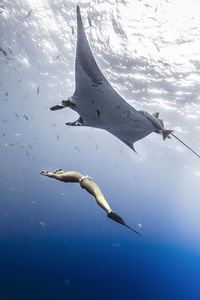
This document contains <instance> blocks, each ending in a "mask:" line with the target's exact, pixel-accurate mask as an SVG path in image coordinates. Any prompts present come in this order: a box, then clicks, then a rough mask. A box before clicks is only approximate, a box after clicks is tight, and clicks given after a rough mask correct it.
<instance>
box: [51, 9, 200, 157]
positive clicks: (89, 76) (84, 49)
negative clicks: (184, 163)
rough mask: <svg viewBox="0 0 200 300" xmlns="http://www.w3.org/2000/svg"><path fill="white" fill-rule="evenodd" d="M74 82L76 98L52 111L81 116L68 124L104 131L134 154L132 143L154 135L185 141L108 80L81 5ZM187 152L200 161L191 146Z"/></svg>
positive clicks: (56, 106) (78, 15) (156, 116)
mask: <svg viewBox="0 0 200 300" xmlns="http://www.w3.org/2000/svg"><path fill="white" fill-rule="evenodd" d="M75 81H76V85H75V92H74V94H73V96H72V97H70V98H68V100H63V101H62V105H55V106H53V107H51V110H59V109H63V108H65V107H69V108H71V109H72V110H74V111H76V112H77V113H78V114H79V116H80V117H79V119H78V120H76V121H75V122H69V123H66V125H70V126H89V127H95V128H100V129H104V130H106V131H108V132H110V133H111V134H112V135H114V136H115V137H117V138H118V139H120V140H121V141H122V142H124V143H125V144H126V145H128V146H129V147H130V148H131V149H132V150H134V151H135V149H134V146H133V144H134V143H135V142H136V141H138V140H140V139H142V138H144V137H145V136H147V135H149V134H150V133H152V132H156V133H158V134H162V136H163V140H165V139H166V138H167V137H168V138H170V135H173V136H174V137H175V138H176V139H177V140H179V141H180V142H182V141H181V140H180V139H178V138H177V137H176V136H175V135H174V134H173V131H172V130H167V129H166V128H165V127H164V123H163V121H162V120H161V119H159V113H155V114H152V115H151V114H150V113H148V112H145V111H137V110H136V109H135V108H134V107H132V106H131V105H130V104H128V103H127V102H126V101H125V100H124V99H123V98H122V97H121V96H120V95H119V94H118V93H117V92H116V91H115V90H114V89H113V87H112V86H111V85H110V83H109V82H108V81H107V80H106V78H105V77H104V75H103V74H102V72H101V71H100V69H99V67H98V65H97V63H96V61H95V59H94V57H93V54H92V51H91V49H90V46H89V44H88V41H87V38H86V34H85V31H84V27H83V23H82V18H81V14H80V8H79V6H77V46H76V62H75ZM182 143H183V142H182ZM183 144H184V145H185V146H186V147H188V146H187V145H186V144H185V143H183ZM188 149H190V150H191V151H192V152H193V153H194V154H195V155H197V156H198V157H199V158H200V156H199V155H198V154H197V153H196V152H194V151H193V150H192V149H191V148H190V147H188Z"/></svg>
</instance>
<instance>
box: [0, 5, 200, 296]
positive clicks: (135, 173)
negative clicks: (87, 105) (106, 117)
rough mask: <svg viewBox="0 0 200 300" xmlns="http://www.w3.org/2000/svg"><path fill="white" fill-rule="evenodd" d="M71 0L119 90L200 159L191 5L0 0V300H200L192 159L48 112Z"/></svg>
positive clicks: (69, 68)
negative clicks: (72, 175) (64, 175)
mask: <svg viewBox="0 0 200 300" xmlns="http://www.w3.org/2000/svg"><path fill="white" fill-rule="evenodd" d="M77 4H79V5H80V9H81V14H82V18H83V24H84V27H85V31H86V35H87V38H88V41H89V43H90V46H91V49H92V52H93V54H94V57H95V58H96V61H97V62H98V65H99V66H100V68H101V70H102V72H103V73H104V75H105V76H106V78H107V79H108V80H109V82H110V83H111V84H112V86H113V87H114V88H115V89H116V90H117V92H118V93H119V94H120V95H122V96H123V97H124V98H125V99H126V100H127V101H128V102H129V103H130V104H131V105H133V106H134V107H135V108H136V109H138V110H139V109H143V110H147V111H149V112H151V113H153V112H157V111H159V112H160V116H161V118H162V119H164V121H165V124H166V127H167V128H170V129H174V130H175V133H176V135H177V136H178V137H180V138H181V139H182V140H184V141H185V142H186V143H187V144H189V145H190V146H191V147H192V148H194V149H195V150H196V151H197V152H198V151H200V139H199V136H200V95H199V90H200V73H199V72H200V54H199V49H200V31H199V28H200V19H199V13H200V4H199V1H197V0H190V1H187V0H184V1H183V0H182V1H181V0H176V1H172V0H162V1H161V0H157V1H156V0H154V1H153V0H141V1H139V0H129V1H128V0H119V1H118V0H109V1H101V0H94V1H86V0H81V1H79V2H77V1H70V0H54V1H50V0H43V1H39V0H34V1H33V0H14V1H9V0H5V1H4V0H1V1H0V74H1V75H0V103H1V109H0V300H18V299H20V300H23V299H29V300H35V299H37V300H38V299H59V300H64V299H67V300H71V299H72V300H75V299H87V300H88V299H95V300H99V299H125V300H132V299H136V300H146V299H148V300H149V299H158V300H177V299H181V300H182V299H192V300H196V299H198V300H199V299H200V284H199V283H200V231H199V229H200V218H199V212H200V199H199V192H200V185H199V181H200V161H199V159H198V158H197V157H195V156H194V155H193V154H192V153H191V152H190V151H189V150H188V149H186V148H184V146H182V145H181V144H179V143H178V142H177V141H176V140H174V139H173V138H172V139H167V140H166V141H164V142H163V140H162V137H161V136H159V135H157V134H151V135H149V136H147V137H146V138H144V139H142V140H140V141H138V142H137V143H135V148H136V151H137V153H138V154H135V153H134V152H133V151H132V150H131V149H130V148H128V147H127V146H126V145H125V144H123V143H122V142H121V141H119V140H117V139H116V138H115V137H113V136H112V135H110V134H109V133H107V132H105V131H103V130H97V129H94V128H80V127H74V128H70V127H67V126H66V125H65V122H69V121H74V120H75V119H76V118H77V114H76V113H75V112H73V111H72V110H70V109H65V110H61V111H56V112H51V111H50V110H49V107H51V106H53V105H56V104H59V103H60V101H61V100H62V99H67V98H68V97H69V96H71V95H72V94H73V91H74V63H75V49H76V5H77ZM57 168H63V169H64V170H66V171H67V170H76V171H80V172H82V173H83V174H88V175H90V176H91V177H92V178H93V179H95V181H96V182H97V183H98V185H99V186H100V188H101V190H102V192H103V194H104V195H105V197H106V199H107V200H108V202H109V204H110V205H111V207H112V209H113V210H114V211H115V212H116V213H118V214H119V215H120V216H122V217H123V218H124V219H125V220H126V222H127V224H129V225H130V226H132V227H134V228H136V229H137V230H140V231H141V232H142V234H143V237H142V238H141V237H139V236H138V235H136V234H134V233H133V232H132V231H130V230H128V229H127V228H125V227H123V226H120V225H119V224H117V223H115V222H112V220H110V219H108V218H107V217H106V214H105V213H104V212H103V210H101V209H99V207H98V206H97V205H96V203H95V200H94V199H93V198H92V197H91V196H90V195H89V194H88V193H87V192H86V191H84V190H83V189H81V188H80V186H79V185H78V184H65V183H62V182H58V181H55V180H52V179H50V178H45V177H42V176H40V175H39V171H40V170H43V169H44V170H54V169H57ZM138 224H139V225H140V224H142V227H143V229H140V228H139V226H138Z"/></svg>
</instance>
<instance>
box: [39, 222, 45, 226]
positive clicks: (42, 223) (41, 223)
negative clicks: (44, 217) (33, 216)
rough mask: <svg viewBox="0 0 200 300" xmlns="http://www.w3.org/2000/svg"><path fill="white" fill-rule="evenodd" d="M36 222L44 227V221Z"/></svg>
mask: <svg viewBox="0 0 200 300" xmlns="http://www.w3.org/2000/svg"><path fill="white" fill-rule="evenodd" d="M38 223H39V224H40V225H41V226H42V227H44V226H45V225H46V223H45V222H44V221H38Z"/></svg>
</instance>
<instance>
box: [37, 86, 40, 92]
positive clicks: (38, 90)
mask: <svg viewBox="0 0 200 300" xmlns="http://www.w3.org/2000/svg"><path fill="white" fill-rule="evenodd" d="M39 93H40V87H39V86H38V87H37V94H39Z"/></svg>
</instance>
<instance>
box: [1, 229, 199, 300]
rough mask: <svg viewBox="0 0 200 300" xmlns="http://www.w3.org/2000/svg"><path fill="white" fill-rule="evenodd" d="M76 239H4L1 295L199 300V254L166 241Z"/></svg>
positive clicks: (38, 297) (7, 296) (54, 297)
mask: <svg viewBox="0 0 200 300" xmlns="http://www.w3.org/2000/svg"><path fill="white" fill-rule="evenodd" d="M110 242H112V241H111V239H100V238H89V239H88V238H87V237H81V238H80V237H78V236H77V237H76V238H73V237H70V235H69V234H68V235H67V234H66V237H65V238H61V237H60V238H51V237H49V238H47V237H46V238H45V237H43V238H41V237H40V238H39V237H36V238H35V239H31V238H21V239H20V238H16V239H14V238H13V239H12V241H9V240H7V241H1V245H0V246H1V258H0V264H1V273H0V281H1V284H0V290H1V293H0V295H1V299H8V300H9V299H127V300H128V299H142V300H143V299H163V300H165V299H167V300H169V299H172V300H173V299H199V297H200V292H199V274H200V268H199V257H197V256H196V255H194V254H193V253H192V252H186V251H183V250H182V249H180V248H175V247H173V246H171V247H170V246H168V245H164V244H158V245H155V244H150V243H147V242H146V243H145V242H144V241H143V242H140V243H138V242H136V241H135V240H134V239H133V241H131V240H123V241H122V242H121V246H120V247H119V246H113V247H111V246H110Z"/></svg>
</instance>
